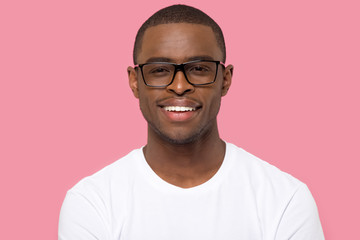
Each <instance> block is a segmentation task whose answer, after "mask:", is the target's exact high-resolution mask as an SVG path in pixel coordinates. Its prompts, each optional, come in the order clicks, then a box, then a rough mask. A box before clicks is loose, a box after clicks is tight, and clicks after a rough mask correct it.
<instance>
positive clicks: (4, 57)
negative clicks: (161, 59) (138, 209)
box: [0, 0, 360, 239]
mask: <svg viewBox="0 0 360 240" xmlns="http://www.w3.org/2000/svg"><path fill="white" fill-rule="evenodd" d="M172 3H177V1H154V0H152V1H135V2H133V3H131V2H130V1H74V0H72V1H69V0H66V1H64V0H63V1H45V0H43V1H40V0H34V1H25V0H24V1H1V3H0V27H1V29H0V30H1V31H0V33H1V37H0V42H1V44H0V80H1V83H0V84H1V85H0V114H1V118H0V121H1V124H0V144H1V145H0V148H1V149H0V159H1V170H0V171H1V174H0V178H1V179H0V184H1V188H0V189H1V198H0V201H1V204H0V220H1V223H0V226H1V227H0V228H1V231H0V239H56V238H57V224H58V215H59V211H60V207H61V204H62V201H63V198H64V196H65V193H66V191H67V190H68V189H69V188H71V187H72V186H73V185H74V184H75V183H76V182H78V181H79V180H80V179H81V178H83V177H85V176H87V175H90V174H92V173H94V172H96V171H97V170H99V169H101V168H102V167H104V166H106V165H107V164H109V163H111V162H113V161H115V160H117V159H118V158H120V157H122V156H124V155H125V154H126V153H127V152H129V151H130V150H132V149H134V148H138V147H140V146H142V145H144V144H145V142H146V123H145V121H144V120H143V118H142V116H141V113H140V111H139V108H138V103H137V100H136V99H135V98H134V97H133V96H132V93H131V91H130V89H129V87H128V83H127V74H126V67H127V66H128V65H132V46H133V40H134V37H135V33H136V31H137V29H138V28H139V27H140V25H141V24H142V22H143V21H144V20H145V19H146V18H147V17H149V16H150V15H151V14H152V13H153V12H154V11H156V10H158V9H159V8H161V7H164V6H167V5H170V4H172ZM185 3H188V4H190V5H193V6H195V7H199V8H201V9H202V10H204V11H205V12H206V13H208V14H209V15H210V16H212V17H213V18H214V19H215V20H216V21H217V22H218V23H219V25H220V26H221V27H222V29H223V31H224V34H225V38H226V42H227V49H228V59H227V63H232V64H233V65H234V66H235V72H234V78H233V86H232V88H231V89H230V92H229V94H228V96H226V97H225V98H224V99H223V104H222V110H221V112H220V115H219V125H220V132H221V135H222V137H223V138H224V139H225V140H227V141H229V142H233V143H235V144H236V145H238V146H241V147H243V148H244V149H246V150H247V151H249V152H251V153H253V154H255V155H257V156H258V157H260V158H262V159H264V160H266V161H268V162H270V163H272V164H274V165H276V166H277V167H279V168H280V169H282V170H283V171H286V172H288V173H290V174H292V175H293V176H295V177H297V178H298V179H300V180H302V181H304V182H305V183H307V184H308V186H309V188H310V189H311V191H312V193H313V195H314V197H315V199H316V201H317V204H318V208H319V212H320V217H321V221H322V224H323V228H324V231H325V236H326V238H327V239H355V238H356V236H358V228H359V220H358V219H359V214H360V212H359V202H360V197H359V187H358V185H359V182H360V181H359V180H360V178H359V175H360V174H359V169H360V164H359V162H360V153H359V149H360V146H359V143H360V137H359V136H360V128H359V122H360V114H359V103H360V97H359V90H360V84H359V81H360V71H359V70H360V68H359V66H360V36H359V32H360V30H359V29H360V27H359V25H360V17H359V16H360V14H359V9H360V8H359V4H358V1H356V0H354V1H349V0H345V1H344V0H343V1H340V0H339V1H314V0H312V1H310V0H306V1H304V0H303V1H286V0H283V1H235V0H222V1H216V2H215V1H214V2H210V1H196V0H194V1H186V2H185Z"/></svg>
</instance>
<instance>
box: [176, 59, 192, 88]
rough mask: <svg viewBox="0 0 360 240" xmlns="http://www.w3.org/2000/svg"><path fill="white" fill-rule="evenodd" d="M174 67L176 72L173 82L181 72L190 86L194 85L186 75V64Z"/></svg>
mask: <svg viewBox="0 0 360 240" xmlns="http://www.w3.org/2000/svg"><path fill="white" fill-rule="evenodd" d="M174 67H175V70H174V76H173V81H174V79H175V77H176V74H177V72H178V71H181V72H182V73H183V74H184V77H185V80H186V81H187V82H188V83H189V84H191V85H193V84H192V83H191V82H190V81H189V79H188V76H187V75H186V72H185V64H184V63H181V64H174Z"/></svg>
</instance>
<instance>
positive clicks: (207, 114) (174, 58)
mask: <svg viewBox="0 0 360 240" xmlns="http://www.w3.org/2000/svg"><path fill="white" fill-rule="evenodd" d="M169 8H172V7H169ZM177 8H178V6H177V7H175V9H177ZM184 8H186V9H187V8H189V7H186V6H185V7H184ZM191 9H192V8H191ZM192 11H194V10H192ZM198 11H199V10H196V11H194V12H193V13H192V14H197V13H198ZM202 14H204V13H202ZM188 18H191V16H189V17H188ZM194 18H196V17H195V16H194ZM139 32H140V31H139ZM221 36H222V34H221ZM140 39H141V48H140V49H141V50H140V51H138V52H137V53H136V61H135V62H136V63H138V64H139V65H137V66H135V67H129V68H128V74H129V84H130V87H131V89H132V91H133V93H134V95H135V97H137V98H138V99H139V103H140V109H141V111H142V113H143V116H144V118H145V119H146V121H147V122H148V134H149V139H151V138H152V137H155V138H159V137H160V139H162V140H165V141H166V142H169V143H172V144H187V143H192V142H195V141H198V140H201V139H205V138H209V136H215V135H216V136H217V137H218V130H217V121H216V117H217V114H218V111H219V108H220V103H221V97H222V96H224V95H226V93H227V90H228V89H229V87H230V85H231V78H232V69H233V67H232V66H231V65H229V66H227V67H225V66H224V65H223V63H221V62H222V61H223V59H224V56H225V55H224V52H223V50H224V48H221V47H219V41H218V38H217V36H216V34H215V32H214V30H213V28H212V27H211V26H209V25H205V24H200V23H188V22H180V23H179V22H177V23H173V22H170V23H168V22H167V23H160V24H156V25H154V26H151V27H150V26H149V27H147V28H146V30H145V31H144V32H143V33H142V36H141V38H140ZM135 45H136V44H135ZM164 79H165V80H164ZM164 83H165V85H164ZM199 83H205V84H200V85H199ZM149 85H150V86H149ZM154 86H155V87H154Z"/></svg>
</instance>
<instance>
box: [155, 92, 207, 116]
mask: <svg viewBox="0 0 360 240" xmlns="http://www.w3.org/2000/svg"><path fill="white" fill-rule="evenodd" d="M158 106H159V107H160V108H161V112H163V113H164V115H165V116H166V117H167V118H168V120H170V121H175V122H182V121H187V120H190V119H191V118H193V117H194V116H195V115H196V114H197V113H198V110H199V109H201V104H200V103H198V102H196V101H194V100H191V99H187V98H168V99H164V100H161V101H159V102H158Z"/></svg>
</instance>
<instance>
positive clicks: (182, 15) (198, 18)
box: [133, 4, 226, 64]
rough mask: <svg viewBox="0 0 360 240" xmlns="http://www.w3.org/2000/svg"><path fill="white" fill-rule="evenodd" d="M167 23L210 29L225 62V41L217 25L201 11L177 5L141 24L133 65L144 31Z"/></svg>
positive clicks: (165, 9) (157, 13) (161, 10)
mask: <svg viewBox="0 0 360 240" xmlns="http://www.w3.org/2000/svg"><path fill="white" fill-rule="evenodd" d="M168 23H193V24H201V25H205V26H209V27H211V29H212V30H213V32H214V34H215V38H216V41H217V44H218V46H219V48H220V50H221V52H222V54H223V59H222V62H225V60H226V48H225V40H224V35H223V33H222V31H221V28H220V27H219V25H218V24H217V23H216V22H215V21H214V20H213V19H212V18H211V17H209V16H208V15H207V14H206V13H204V12H203V11H201V10H199V9H197V8H194V7H190V6H187V5H182V4H177V5H172V6H169V7H166V8H163V9H160V10H159V11H157V12H156V13H154V14H153V15H152V16H151V17H150V18H148V20H146V21H145V22H144V23H143V25H141V27H140V29H139V31H138V32H137V34H136V38H135V44H134V51H133V61H134V64H137V56H138V53H139V51H140V49H141V44H142V40H143V37H144V33H145V31H146V30H147V29H148V28H149V27H154V26H157V25H160V24H168Z"/></svg>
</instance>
